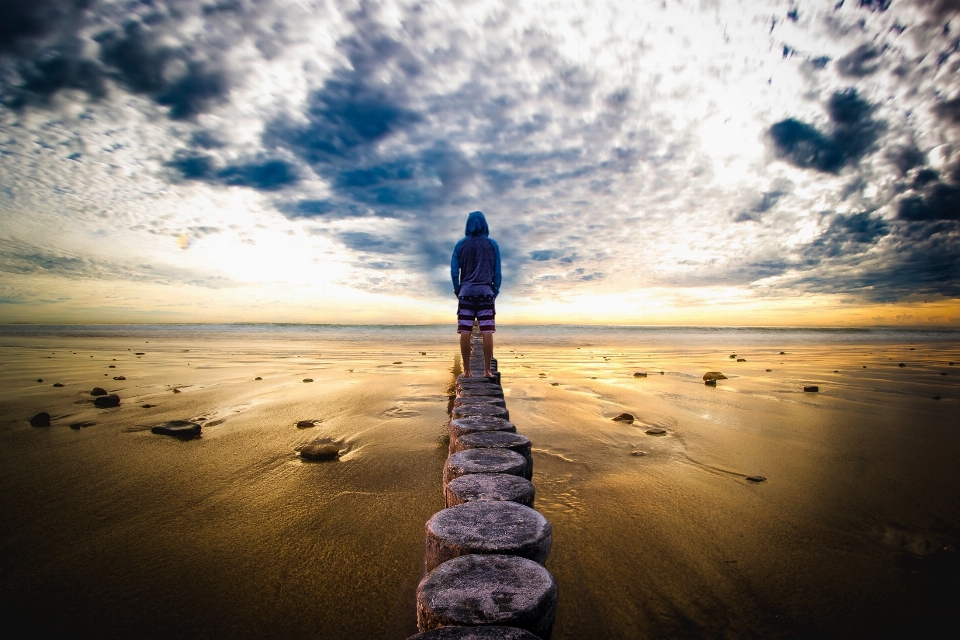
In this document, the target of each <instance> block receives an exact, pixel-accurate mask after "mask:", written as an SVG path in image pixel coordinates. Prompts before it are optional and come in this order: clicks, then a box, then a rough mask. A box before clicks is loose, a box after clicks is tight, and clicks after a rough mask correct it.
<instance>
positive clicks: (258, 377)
mask: <svg viewBox="0 0 960 640" xmlns="http://www.w3.org/2000/svg"><path fill="white" fill-rule="evenodd" d="M254 380H263V378H261V377H260V376H257V377H256V378H254Z"/></svg>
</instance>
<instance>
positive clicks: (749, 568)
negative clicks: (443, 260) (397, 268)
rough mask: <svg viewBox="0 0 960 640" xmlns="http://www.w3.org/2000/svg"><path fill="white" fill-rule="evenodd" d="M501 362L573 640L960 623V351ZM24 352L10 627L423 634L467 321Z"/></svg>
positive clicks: (199, 330)
mask: <svg viewBox="0 0 960 640" xmlns="http://www.w3.org/2000/svg"><path fill="white" fill-rule="evenodd" d="M496 356H497V358H498V361H499V370H500V372H501V375H502V385H503V389H504V395H505V397H506V399H507V401H508V403H509V407H510V417H511V421H512V422H513V423H515V424H516V425H517V426H518V428H520V429H522V431H523V432H524V433H525V434H526V435H527V436H529V437H530V440H531V441H532V442H533V443H534V449H533V458H534V462H535V466H534V478H533V482H534V484H535V486H536V490H537V494H536V508H537V509H538V510H539V511H541V512H542V513H543V514H544V515H545V516H546V517H547V518H549V520H550V522H551V523H552V524H553V550H552V553H551V556H550V558H549V560H548V561H547V567H548V569H549V570H550V572H551V573H552V574H553V575H554V576H555V577H556V580H557V583H558V585H559V594H560V595H559V604H558V609H557V618H556V625H555V627H554V632H553V638H554V639H566V638H587V637H591V638H645V637H649V638H655V637H656V638H775V637H782V638H841V637H867V636H869V637H890V638H894V637H944V636H943V635H941V634H942V633H943V632H944V630H946V631H950V630H953V631H956V630H958V629H960V559H958V554H957V549H958V548H960V508H958V505H960V473H957V471H956V468H957V460H958V457H960V431H958V429H957V424H958V422H957V415H958V400H960V364H958V363H960V334H958V333H957V332H949V331H939V332H921V331H897V330H886V329H875V330H789V329H770V330H759V329H695V328H687V329H669V328H659V329H658V328H625V327H545V328H544V327H541V328H538V327H510V326H504V327H501V328H500V330H499V331H498V333H497V351H496ZM0 361H2V363H3V364H2V366H0V513H2V514H3V517H2V518H0V590H2V591H0V602H2V605H0V606H2V613H0V619H2V620H3V627H4V635H5V636H7V637H35V636H39V635H42V634H46V635H51V634H52V635H55V636H59V637H92V636H98V637H132V636H136V637H146V638H169V637H189V638H202V637H237V638H254V637H274V638H288V637H289V638H294V637H296V638H302V637H320V638H406V637H407V636H409V635H411V634H413V633H415V632H416V618H415V613H414V596H413V593H414V589H415V588H416V585H417V582H418V581H419V580H420V578H421V577H422V575H423V551H424V549H423V541H424V529H423V527H424V522H425V521H426V520H428V519H429V518H430V516H431V515H432V514H434V513H435V512H437V511H439V510H440V509H442V508H443V506H444V496H443V493H442V491H441V490H440V489H439V487H440V482H439V478H440V475H441V470H442V467H443V463H444V460H445V459H446V457H447V452H448V451H447V449H448V442H447V440H446V433H447V421H448V419H449V413H448V412H449V411H450V409H451V407H452V399H451V395H452V386H453V382H454V379H455V377H456V375H458V374H459V373H460V363H459V355H458V347H457V343H456V336H455V334H453V332H452V331H451V330H450V328H449V327H432V326H427V327H335V326H325V327H311V326H283V325H206V326H205V325H193V326H191V325H183V326H166V325H155V326H147V325H132V326H100V327H98V326H60V327H55V326H51V327H37V326H30V325H22V326H21V325H7V326H3V327H0ZM901 365H903V366H901ZM707 371H719V372H722V373H723V374H724V375H725V376H726V379H721V380H719V381H718V383H717V386H716V387H710V386H707V385H705V384H704V382H703V379H702V377H703V374H704V373H705V372H707ZM636 374H645V375H636ZM121 377H122V379H117V378H121ZM39 380H42V382H40V381H39ZM305 380H310V382H305ZM55 384H56V385H63V386H54V385H55ZM805 386H817V387H818V391H817V392H804V390H803V388H804V387H805ZM94 387H103V388H104V390H105V391H107V392H108V393H112V394H116V395H117V396H119V398H120V405H119V406H118V407H112V408H98V407H96V406H95V405H94V400H95V397H94V396H91V395H90V392H91V390H92V389H93V388H94ZM934 397H938V398H939V399H938V400H935V399H934ZM40 412H47V413H49V414H50V425H49V426H40V427H36V426H31V423H30V419H31V417H33V416H35V415H36V414H38V413H40ZM622 413H629V414H630V415H631V416H632V417H633V421H629V420H613V418H614V417H616V416H618V415H619V414H622ZM177 420H180V421H188V422H191V423H194V424H199V425H200V426H201V428H202V435H201V436H200V437H197V438H191V439H187V438H176V437H171V436H168V435H162V434H158V433H153V432H151V429H152V428H153V427H156V426H159V425H164V424H167V423H170V422H172V421H177ZM311 444H320V445H323V444H327V445H333V446H334V447H335V448H336V450H337V451H338V452H339V454H338V457H337V458H336V459H335V460H331V461H325V462H316V461H309V460H305V459H304V458H303V457H301V456H300V455H299V450H300V449H302V448H303V447H304V446H306V445H311ZM748 478H752V479H753V480H751V479H748ZM11 631H12V634H11V635H9V636H8V635H7V634H8V632H11Z"/></svg>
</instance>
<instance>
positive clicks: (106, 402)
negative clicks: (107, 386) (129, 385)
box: [93, 393, 120, 409]
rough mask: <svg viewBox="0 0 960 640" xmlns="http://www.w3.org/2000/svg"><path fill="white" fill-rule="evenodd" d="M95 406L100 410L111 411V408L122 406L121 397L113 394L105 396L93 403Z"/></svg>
mask: <svg viewBox="0 0 960 640" xmlns="http://www.w3.org/2000/svg"><path fill="white" fill-rule="evenodd" d="M93 406H95V407H97V408H98V409H109V408H110V407H119V406H120V396H118V395H117V394H115V393H111V394H108V395H105V396H100V397H99V398H97V399H96V400H94V401H93Z"/></svg>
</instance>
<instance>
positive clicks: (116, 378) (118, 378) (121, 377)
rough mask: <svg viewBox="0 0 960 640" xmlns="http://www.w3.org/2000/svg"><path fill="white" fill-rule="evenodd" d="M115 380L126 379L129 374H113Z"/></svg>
mask: <svg viewBox="0 0 960 640" xmlns="http://www.w3.org/2000/svg"><path fill="white" fill-rule="evenodd" d="M113 379H114V380H126V379H127V376H113Z"/></svg>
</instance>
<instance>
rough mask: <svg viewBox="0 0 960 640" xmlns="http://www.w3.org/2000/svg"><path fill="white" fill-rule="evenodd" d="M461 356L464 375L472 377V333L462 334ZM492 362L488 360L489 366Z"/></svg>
mask: <svg viewBox="0 0 960 640" xmlns="http://www.w3.org/2000/svg"><path fill="white" fill-rule="evenodd" d="M460 357H461V358H462V359H463V377H464V378H469V377H470V334H469V333H461V334H460ZM489 366H490V363H489V361H488V362H487V367H488V368H489Z"/></svg>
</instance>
